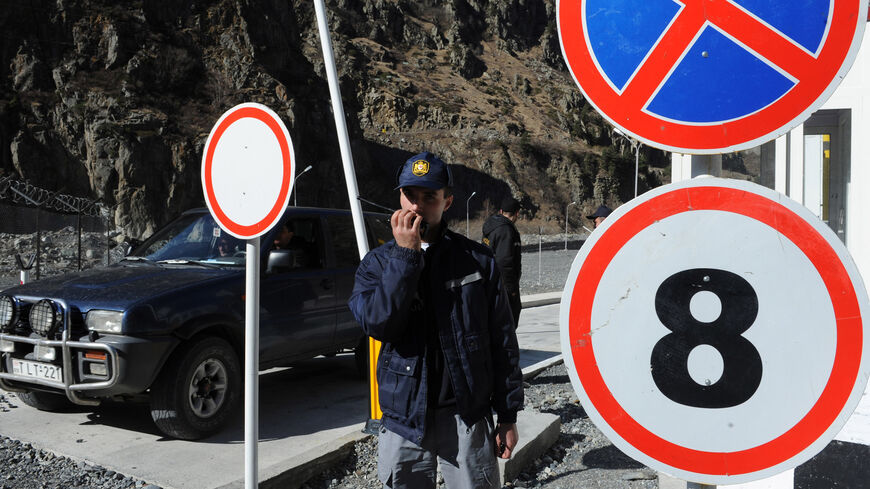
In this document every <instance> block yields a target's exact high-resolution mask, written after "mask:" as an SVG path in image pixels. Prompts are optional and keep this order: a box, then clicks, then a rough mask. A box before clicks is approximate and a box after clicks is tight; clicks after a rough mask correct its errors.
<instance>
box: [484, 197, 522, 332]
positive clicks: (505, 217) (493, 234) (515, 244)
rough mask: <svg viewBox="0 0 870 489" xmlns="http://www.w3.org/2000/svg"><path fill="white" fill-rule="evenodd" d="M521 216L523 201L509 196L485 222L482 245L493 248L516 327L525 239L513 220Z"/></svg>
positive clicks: (518, 322) (518, 320)
mask: <svg viewBox="0 0 870 489" xmlns="http://www.w3.org/2000/svg"><path fill="white" fill-rule="evenodd" d="M519 216H520V203H519V202H518V201H517V199H515V198H513V197H506V198H505V199H504V200H503V201H502V203H501V208H500V209H499V211H498V214H493V215H492V216H490V217H489V219H487V220H486V222H484V223H483V244H485V245H487V246H489V247H490V248H492V252H493V254H494V255H495V262H496V263H498V268H499V270H501V277H502V280H503V281H504V288H505V290H507V293H508V300H509V301H510V304H511V312H512V313H513V315H514V328H516V327H517V326H519V324H520V311H521V310H522V307H523V306H522V302H521V301H520V276H521V275H522V273H523V264H522V259H523V258H522V242H521V241H520V232H519V231H518V230H517V227H516V225H515V224H514V223H516V222H517V218H518V217H519Z"/></svg>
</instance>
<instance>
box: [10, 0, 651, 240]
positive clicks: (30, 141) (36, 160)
mask: <svg viewBox="0 0 870 489" xmlns="http://www.w3.org/2000/svg"><path fill="white" fill-rule="evenodd" d="M327 9H328V12H329V22H330V29H331V33H332V41H333V46H334V49H335V57H336V61H337V64H338V71H339V76H340V83H341V90H342V96H343V99H344V100H343V103H344V108H345V112H346V118H347V123H348V128H349V131H350V136H351V139H352V150H353V156H354V161H355V167H356V173H357V181H358V184H359V188H360V194H361V195H362V196H364V197H365V198H367V199H369V200H373V201H376V202H380V203H383V204H386V205H390V206H393V205H395V201H396V198H395V195H394V193H393V192H392V187H393V175H394V172H395V168H396V166H397V165H398V163H399V162H401V161H403V160H404V159H406V158H407V157H408V156H410V155H412V154H414V153H417V152H420V151H422V150H426V149H428V150H432V151H434V152H436V153H438V154H440V155H441V156H442V157H443V158H444V159H445V160H446V161H448V162H450V163H454V164H457V165H460V166H459V167H457V172H456V174H457V175H456V176H457V186H456V188H455V194H456V203H457V204H458V205H454V208H453V209H452V213H453V214H452V215H448V217H454V218H459V217H460V216H462V215H463V214H464V212H463V211H465V209H464V204H460V203H462V202H463V201H465V200H466V198H467V197H468V196H469V195H471V192H472V191H476V192H477V195H478V196H480V197H478V198H476V199H475V200H474V201H471V209H470V211H471V212H472V213H482V212H483V211H485V210H490V211H492V210H493V207H497V205H498V202H499V201H500V200H501V198H502V197H503V196H505V195H506V194H507V193H508V192H511V193H513V195H514V196H516V197H518V198H519V199H520V200H521V201H522V202H523V204H524V206H525V208H526V211H525V212H526V213H527V217H528V218H530V219H533V220H540V221H541V222H548V221H549V222H553V223H555V222H556V221H558V220H559V219H564V209H565V205H566V204H567V203H569V202H572V201H577V202H578V204H581V210H582V211H586V210H590V209H592V208H594V207H595V206H597V205H598V204H600V203H607V204H610V205H617V204H619V203H620V202H622V201H625V200H627V199H628V198H630V197H631V193H632V192H633V187H634V182H633V177H634V168H633V163H634V162H633V159H634V155H633V154H632V153H631V148H630V146H628V145H627V143H626V142H625V141H624V140H622V139H621V138H619V137H612V133H611V131H612V129H611V128H610V126H609V125H608V124H606V123H605V122H604V121H603V120H602V118H601V117H600V116H599V115H598V114H597V113H596V112H595V111H594V110H593V109H592V108H591V107H590V106H589V104H588V103H587V102H586V101H585V100H584V98H583V96H582V94H581V93H580V92H579V90H578V89H577V88H576V86H575V84H574V83H573V81H572V80H571V77H570V74H569V73H568V72H567V70H566V68H565V66H564V64H563V61H562V57H561V51H560V48H559V40H558V34H557V31H556V13H555V1H554V0H548V1H544V0H442V1H435V0H330V1H328V2H327ZM0 27H2V29H3V32H4V35H3V36H2V37H0V175H2V174H9V173H13V174H16V175H17V176H18V177H20V178H23V179H26V180H28V181H29V182H31V183H33V184H35V185H38V186H41V187H45V188H48V189H51V190H58V191H62V192H64V193H67V194H72V195H78V196H83V197H90V198H94V199H99V200H101V201H103V202H105V203H106V204H107V205H109V206H113V207H114V208H115V209H116V212H115V220H116V222H115V224H116V225H117V226H119V227H121V228H123V229H124V230H125V232H126V233H127V234H129V235H132V236H137V237H141V236H145V235H147V234H150V233H151V232H152V231H153V230H154V229H155V227H156V226H159V225H162V224H163V223H165V222H166V221H167V220H168V219H170V218H172V217H173V216H175V215H177V214H178V213H179V212H181V211H182V210H184V209H187V208H190V207H194V206H198V205H202V204H203V199H202V190H201V186H200V179H199V172H200V162H201V158H202V148H203V145H204V143H205V139H206V137H207V136H208V132H209V131H210V130H211V127H212V126H213V124H214V123H215V122H216V121H217V119H218V117H220V115H221V114H222V113H223V112H224V111H226V110H227V109H229V108H230V107H232V106H234V105H236V104H239V103H243V102H259V103H263V104H265V105H267V106H269V107H270V108H272V109H273V110H274V111H275V112H276V113H278V114H279V115H280V116H281V117H282V119H283V120H284V122H285V124H286V125H287V127H288V129H289V131H290V134H291V137H292V139H293V141H294V146H295V153H296V156H297V162H298V164H299V165H300V166H299V167H300V168H304V167H305V166H307V165H308V164H311V165H312V166H313V169H312V171H311V172H309V173H308V174H307V175H306V176H305V177H304V179H300V181H299V182H298V183H299V185H297V189H296V192H297V194H296V198H297V200H298V202H299V204H300V205H318V206H336V207H343V206H347V205H348V202H347V192H346V190H345V179H344V174H343V170H342V165H341V159H340V153H339V150H338V144H336V143H337V139H336V131H335V125H334V121H333V118H332V112H331V106H330V100H329V91H328V86H327V83H326V75H325V70H324V65H323V59H322V51H321V45H320V38H319V34H318V31H317V23H316V19H315V16H314V7H313V3H312V2H310V1H306V0H290V1H286V0H282V1H278V0H244V1H242V0H216V1H211V2H201V1H196V0H173V1H171V2H167V1H164V0H134V1H130V2H116V1H109V0H31V1H28V2H12V3H11V4H9V5H6V6H4V8H3V9H0ZM641 160H642V168H641V175H640V176H641V183H640V188H641V191H643V190H644V189H646V188H649V187H651V186H655V185H658V184H659V183H660V182H661V180H662V179H663V178H665V177H664V175H663V172H666V171H667V170H666V168H667V161H666V157H665V155H664V154H663V153H662V152H660V151H655V150H650V149H647V148H644V149H643V151H642V154H641ZM580 214H581V213H579V212H578V215H580ZM462 217H463V218H464V216H462ZM562 222H563V223H564V220H563V221H562ZM578 222H579V221H578Z"/></svg>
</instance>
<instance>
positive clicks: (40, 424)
mask: <svg viewBox="0 0 870 489" xmlns="http://www.w3.org/2000/svg"><path fill="white" fill-rule="evenodd" d="M559 296H560V295H559V294H550V295H548V296H539V297H533V298H530V299H528V300H527V298H526V297H524V298H523V302H524V304H533V303H535V304H537V303H549V304H550V305H545V306H539V307H532V308H526V309H524V310H523V313H522V315H521V316H520V328H519V330H518V338H519V341H520V349H521V360H520V363H521V367H522V368H523V369H524V372H525V371H526V369H528V368H532V369H540V368H542V367H541V365H542V364H541V363H540V362H542V361H544V360H548V359H551V358H553V357H557V356H558V355H559V350H560V346H559V327H558V304H557V303H558V300H559V299H558V298H557V297H559ZM559 359H560V357H558V358H556V359H554V360H551V361H559ZM4 395H5V397H6V399H7V403H6V405H4V406H3V407H4V408H6V409H7V411H6V412H0V434H3V435H5V436H8V437H10V438H15V439H17V440H21V441H24V442H29V443H32V444H33V445H35V446H37V447H39V448H44V449H47V450H49V451H51V452H54V453H56V454H59V455H64V456H68V457H71V458H73V459H77V460H83V461H86V462H88V463H91V464H96V465H100V466H103V467H106V468H109V469H111V470H115V471H117V472H120V473H123V474H126V475H131V476H134V477H137V478H141V479H144V480H146V481H148V482H152V483H154V484H158V485H160V486H162V487H164V488H165V489H212V488H219V487H225V488H229V487H243V486H244V484H243V480H244V423H243V415H242V413H241V412H240V413H239V416H238V417H237V419H236V420H235V422H234V423H233V424H232V425H231V426H230V427H229V428H228V429H226V430H225V431H224V432H222V433H220V434H218V435H216V436H213V437H211V438H207V439H205V440H200V441H197V442H189V441H182V440H172V439H167V438H164V437H163V436H161V434H160V433H159V432H158V431H157V430H156V428H155V427H154V425H153V423H152V422H151V417H150V414H149V413H148V409H147V406H146V405H140V404H132V405H131V404H111V405H104V406H100V407H97V408H87V407H75V408H72V409H71V410H69V411H67V412H63V413H47V412H41V411H37V410H35V409H32V408H30V407H28V406H25V405H24V404H23V403H22V402H20V401H19V400H18V399H17V398H16V397H15V396H14V395H13V394H10V393H4ZM367 406H368V385H367V384H366V383H365V382H362V381H360V380H359V379H358V378H357V374H356V370H355V366H354V361H353V355H352V354H351V355H337V356H336V357H333V358H316V359H313V360H309V361H307V362H302V363H300V364H298V365H297V366H294V367H292V368H287V369H275V370H272V371H267V372H261V374H260V407H259V413H260V442H259V444H258V457H259V472H260V480H261V485H260V487H262V488H265V487H278V486H280V487H282V488H288V489H289V488H292V487H293V485H292V483H291V481H294V480H302V479H304V478H306V477H307V476H310V474H312V473H315V472H317V471H318V470H319V468H321V467H322V466H323V465H324V464H329V463H332V462H333V461H334V460H335V459H336V458H340V457H341V456H343V455H344V454H346V453H349V450H351V449H352V446H353V443H354V442H355V441H356V440H358V439H360V438H362V437H364V436H366V435H364V434H363V433H362V432H361V430H362V428H363V426H364V422H365V420H366V418H367V417H368V413H367ZM528 415H529V413H525V412H524V413H523V416H522V417H521V420H520V431H521V438H522V440H521V443H523V447H519V448H518V450H517V455H515V457H516V459H515V461H513V462H512V463H511V464H510V465H507V466H505V467H506V468H504V470H506V471H508V472H509V473H510V471H511V470H513V469H512V468H513V467H518V466H519V465H521V463H522V458H521V456H520V455H521V453H527V454H529V456H531V454H532V453H533V452H534V446H535V443H532V442H537V441H539V440H541V438H540V437H539V436H538V434H539V433H545V434H546V436H552V434H553V433H554V431H553V423H552V421H553V420H552V419H551V420H544V419H540V418H536V419H530V418H528ZM551 416H552V415H551ZM527 421H528V423H529V424H528V426H527V427H524V423H526V422H527ZM555 433H556V436H558V426H556V428H555ZM544 440H546V439H544ZM550 443H552V441H551V442H550ZM527 445H528V446H529V448H524V447H525V446H527ZM548 446H549V445H548ZM532 459H533V458H532ZM240 483H241V485H240Z"/></svg>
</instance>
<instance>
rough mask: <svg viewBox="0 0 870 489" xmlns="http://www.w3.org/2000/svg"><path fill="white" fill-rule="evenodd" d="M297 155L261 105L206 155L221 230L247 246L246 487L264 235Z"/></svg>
mask: <svg viewBox="0 0 870 489" xmlns="http://www.w3.org/2000/svg"><path fill="white" fill-rule="evenodd" d="M295 161H296V158H295V156H294V154H293V142H292V141H291V140H290V134H289V133H288V132H287V127H286V126H284V123H283V122H282V121H281V118H280V117H278V115H277V114H275V113H274V112H273V111H272V110H270V109H269V108H268V107H266V106H263V105H260V104H253V103H247V104H241V105H237V106H235V107H233V108H232V109H230V110H228V111H227V112H226V113H224V114H223V115H222V116H221V118H220V119H218V121H217V123H216V124H215V126H214V128H213V129H212V130H211V133H210V134H209V136H208V140H206V143H205V150H204V151H203V156H202V175H201V176H202V189H203V193H204V195H205V201H206V204H207V205H208V209H209V211H210V212H211V215H212V216H213V217H214V219H215V221H216V222H217V223H218V225H219V226H220V228H221V229H222V230H223V231H225V232H227V233H229V234H231V235H233V236H235V237H237V238H239V239H244V240H247V243H246V245H245V250H246V251H245V252H246V255H245V258H246V260H245V362H244V363H245V375H244V379H245V487H246V488H249V489H250V488H256V487H257V472H258V470H257V467H258V460H257V455H258V454H257V443H258V441H259V370H260V369H259V366H260V361H259V359H260V315H259V314H260V236H262V235H263V234H265V233H267V232H268V231H269V230H270V229H272V227H274V226H275V224H277V223H278V220H279V219H280V218H281V216H282V215H283V214H284V211H285V209H286V208H287V204H288V203H289V201H290V194H291V192H292V190H293V181H294V180H295V178H294V174H295V168H296V163H295Z"/></svg>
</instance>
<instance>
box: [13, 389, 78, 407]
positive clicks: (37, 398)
mask: <svg viewBox="0 0 870 489" xmlns="http://www.w3.org/2000/svg"><path fill="white" fill-rule="evenodd" d="M15 395H16V396H18V398H19V399H21V402H23V403H24V404H27V405H28V406H30V407H32V408H35V409H39V410H40V411H63V410H64V409H69V408H70V407H72V406H73V403H72V402H70V400H69V399H67V398H66V396H62V395H60V394H52V393H50V392H42V391H27V392H16V393H15Z"/></svg>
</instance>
